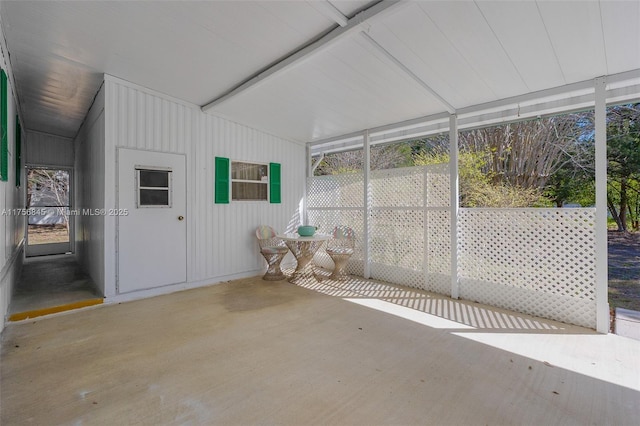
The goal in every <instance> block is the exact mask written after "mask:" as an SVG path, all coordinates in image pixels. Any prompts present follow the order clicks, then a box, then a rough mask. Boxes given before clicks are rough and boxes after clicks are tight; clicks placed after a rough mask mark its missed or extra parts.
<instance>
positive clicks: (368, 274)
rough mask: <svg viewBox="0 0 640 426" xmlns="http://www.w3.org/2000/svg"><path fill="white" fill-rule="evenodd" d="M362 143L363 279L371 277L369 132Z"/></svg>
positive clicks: (366, 132) (364, 134)
mask: <svg viewBox="0 0 640 426" xmlns="http://www.w3.org/2000/svg"><path fill="white" fill-rule="evenodd" d="M362 142H363V147H362V150H363V163H364V164H363V186H364V217H363V218H362V219H363V228H364V229H363V232H364V235H363V247H362V250H363V257H364V265H363V266H364V273H363V276H364V278H366V279H368V278H370V277H371V262H370V259H369V213H370V212H371V197H370V196H369V192H370V188H369V171H370V170H371V164H370V161H371V151H370V146H369V130H365V131H364V132H363V133H362Z"/></svg>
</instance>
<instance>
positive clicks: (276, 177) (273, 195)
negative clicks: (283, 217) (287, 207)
mask: <svg viewBox="0 0 640 426" xmlns="http://www.w3.org/2000/svg"><path fill="white" fill-rule="evenodd" d="M280 168H281V166H280V164H279V163H269V194H270V196H269V202H270V203H273V204H280V203H281V202H282V191H281V184H280Z"/></svg>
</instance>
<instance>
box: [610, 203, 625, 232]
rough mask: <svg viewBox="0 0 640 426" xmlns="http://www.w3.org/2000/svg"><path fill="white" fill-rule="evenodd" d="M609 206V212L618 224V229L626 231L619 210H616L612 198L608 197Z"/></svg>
mask: <svg viewBox="0 0 640 426" xmlns="http://www.w3.org/2000/svg"><path fill="white" fill-rule="evenodd" d="M607 206H608V207H609V212H610V213H611V216H612V217H613V220H615V221H616V225H618V231H626V229H625V227H624V225H623V224H622V222H621V221H620V217H619V216H618V212H617V211H616V206H615V205H614V204H613V201H611V198H609V197H607Z"/></svg>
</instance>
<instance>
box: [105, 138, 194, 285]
mask: <svg viewBox="0 0 640 426" xmlns="http://www.w3.org/2000/svg"><path fill="white" fill-rule="evenodd" d="M186 205H187V199H186V172H185V157H184V155H180V154H167V153H161V152H152V151H139V150H132V149H123V148H120V149H118V208H117V209H116V210H117V211H114V212H113V214H115V215H116V216H117V223H118V292H119V293H127V292H131V291H135V290H143V289H150V288H155V287H161V286H165V285H169V284H176V283H182V282H185V281H186V280H187V253H186V250H187V224H186V221H187V217H186ZM109 213H111V212H107V214H109Z"/></svg>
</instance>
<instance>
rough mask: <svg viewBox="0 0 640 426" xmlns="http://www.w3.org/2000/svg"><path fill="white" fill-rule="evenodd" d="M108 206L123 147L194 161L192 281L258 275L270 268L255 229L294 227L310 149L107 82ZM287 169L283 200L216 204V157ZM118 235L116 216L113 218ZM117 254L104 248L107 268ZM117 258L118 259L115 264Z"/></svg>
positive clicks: (190, 176) (190, 174)
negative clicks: (118, 158) (266, 225)
mask: <svg viewBox="0 0 640 426" xmlns="http://www.w3.org/2000/svg"><path fill="white" fill-rule="evenodd" d="M105 91H106V92H105V93H106V105H105V111H106V115H105V118H106V120H105V123H106V129H105V134H106V158H105V165H106V169H107V170H105V176H106V187H105V190H106V194H105V200H106V202H105V207H106V208H107V209H108V208H115V207H116V205H115V204H116V199H117V193H116V180H117V179H116V155H117V154H116V150H117V148H118V147H125V148H132V149H141V150H152V151H161V152H169V153H177V154H185V155H186V159H187V281H188V283H187V284H189V285H191V286H195V285H200V284H207V283H215V282H219V281H223V280H226V279H230V278H234V277H241V276H250V275H256V274H259V273H260V272H261V271H262V270H263V269H264V268H265V263H264V260H263V259H262V257H261V256H260V254H259V251H258V247H257V243H256V240H255V233H254V232H255V228H256V227H257V225H259V224H263V223H264V224H270V225H271V226H273V227H274V228H276V229H277V230H278V231H285V230H286V229H287V227H290V229H291V228H292V227H293V226H294V225H293V224H292V225H290V223H291V222H292V221H295V220H297V218H298V208H299V203H300V200H301V199H302V195H303V182H304V173H305V170H304V167H305V149H304V147H303V146H302V145H298V144H294V143H292V142H289V141H286V140H283V139H280V138H277V137H275V136H272V135H269V134H266V133H264V132H260V131H258V130H255V129H252V128H249V127H247V126H244V125H240V124H237V123H234V122H231V121H229V120H226V119H223V118H219V117H215V116H212V115H210V114H205V113H203V112H202V111H201V110H200V108H199V107H198V106H197V105H192V104H188V103H185V102H182V101H180V100H176V99H172V98H170V97H168V96H165V95H162V94H160V93H157V92H154V91H150V90H147V89H144V88H141V87H139V86H136V85H133V84H131V83H128V82H125V81H122V80H119V79H116V78H114V77H110V76H106V77H105ZM216 156H219V157H227V158H230V159H232V160H243V161H250V162H259V163H269V162H276V163H280V164H282V203H281V204H269V203H266V202H231V203H230V204H225V205H222V204H214V172H215V170H214V158H215V157H216ZM106 221H107V224H106V225H107V226H106V228H105V230H106V232H107V235H108V233H109V232H110V228H109V226H110V225H111V226H112V227H113V232H114V235H115V230H116V225H117V222H116V218H109V217H107V218H106ZM113 247H114V249H109V247H108V244H107V246H105V250H106V251H105V254H106V259H107V260H106V263H107V265H109V263H112V264H113V269H112V270H111V272H109V271H108V272H107V274H109V273H112V274H113V278H112V281H110V280H109V278H108V277H107V278H106V283H107V286H109V285H111V284H110V283H112V285H113V286H114V287H113V288H114V289H115V273H116V264H115V257H116V253H115V239H114V246H113ZM109 258H111V259H109Z"/></svg>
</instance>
